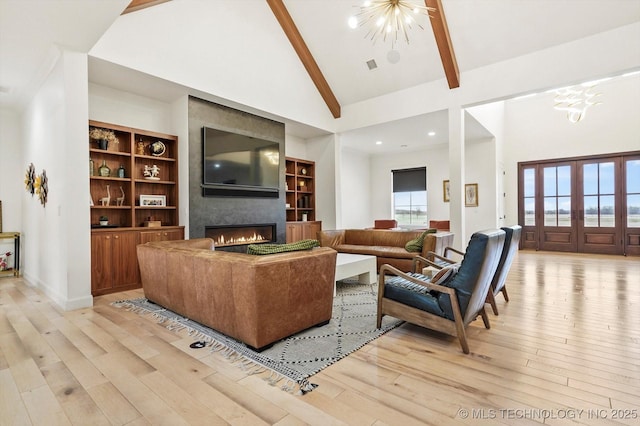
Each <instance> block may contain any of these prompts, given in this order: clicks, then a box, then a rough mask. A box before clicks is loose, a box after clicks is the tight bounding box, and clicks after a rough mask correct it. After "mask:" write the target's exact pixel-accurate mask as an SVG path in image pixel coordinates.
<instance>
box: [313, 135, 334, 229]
mask: <svg viewBox="0 0 640 426" xmlns="http://www.w3.org/2000/svg"><path fill="white" fill-rule="evenodd" d="M339 152H340V150H339V138H338V136H337V135H326V136H320V137H317V138H311V139H309V140H308V141H307V155H308V158H306V159H308V160H312V161H315V162H316V179H315V180H314V182H315V185H316V219H317V220H321V221H322V229H336V222H337V220H338V218H337V215H336V211H337V209H336V206H337V205H338V203H339V197H340V191H339V190H338V189H337V188H338V185H337V183H336V182H340V169H339V167H337V166H336V165H337V164H340V160H339Z"/></svg>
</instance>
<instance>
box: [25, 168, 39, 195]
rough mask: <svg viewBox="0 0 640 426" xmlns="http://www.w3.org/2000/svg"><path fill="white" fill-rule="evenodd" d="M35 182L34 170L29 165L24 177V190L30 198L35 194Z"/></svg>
mask: <svg viewBox="0 0 640 426" xmlns="http://www.w3.org/2000/svg"><path fill="white" fill-rule="evenodd" d="M35 182H36V168H35V167H34V166H33V163H30V164H29V166H28V167H27V172H26V173H25V175H24V189H26V190H27V192H28V193H29V194H31V196H33V194H34V193H35V188H34V184H35Z"/></svg>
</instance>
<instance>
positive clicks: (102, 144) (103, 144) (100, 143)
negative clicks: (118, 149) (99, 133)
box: [98, 139, 109, 151]
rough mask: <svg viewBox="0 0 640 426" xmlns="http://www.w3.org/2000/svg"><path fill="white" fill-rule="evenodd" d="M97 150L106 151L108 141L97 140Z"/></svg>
mask: <svg viewBox="0 0 640 426" xmlns="http://www.w3.org/2000/svg"><path fill="white" fill-rule="evenodd" d="M98 148H100V149H104V150H105V151H106V150H107V148H109V141H108V140H106V139H98Z"/></svg>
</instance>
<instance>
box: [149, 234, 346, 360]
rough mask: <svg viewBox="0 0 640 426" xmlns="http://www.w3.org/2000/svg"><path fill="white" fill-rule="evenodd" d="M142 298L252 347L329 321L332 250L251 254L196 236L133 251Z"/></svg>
mask: <svg viewBox="0 0 640 426" xmlns="http://www.w3.org/2000/svg"><path fill="white" fill-rule="evenodd" d="M137 251H138V262H139V265H140V276H141V279H142V287H143V290H144V294H145V297H146V298H147V299H149V300H150V301H152V302H154V303H156V304H159V305H161V306H164V307H165V308H168V309H170V310H172V311H174V312H176V313H178V314H180V315H183V316H185V317H188V318H190V319H192V320H194V321H197V322H199V323H201V324H203V325H206V326H208V327H211V328H213V329H214V330H217V331H219V332H221V333H224V334H226V335H227V336H230V337H233V338H235V339H237V340H240V341H242V342H244V343H246V344H247V345H249V346H250V347H252V348H254V349H258V350H261V349H264V348H266V347H268V346H270V345H271V344H272V343H274V342H276V341H278V340H280V339H283V338H285V337H287V336H290V335H292V334H294V333H297V332H299V331H302V330H304V329H307V328H309V327H312V326H315V325H320V324H323V323H326V322H328V321H329V320H330V319H331V310H332V307H333V287H334V281H333V280H334V277H335V264H336V254H337V253H336V251H335V250H332V249H331V248H327V247H317V248H314V249H312V250H304V251H296V252H289V253H279V254H271V255H266V256H254V255H249V254H244V253H231V252H224V251H220V250H213V240H211V239H209V238H198V239H192V240H183V241H163V242H150V243H146V244H140V245H138V247H137Z"/></svg>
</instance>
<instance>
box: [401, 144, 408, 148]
mask: <svg viewBox="0 0 640 426" xmlns="http://www.w3.org/2000/svg"><path fill="white" fill-rule="evenodd" d="M407 146H408V145H400V148H406V147H407Z"/></svg>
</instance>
